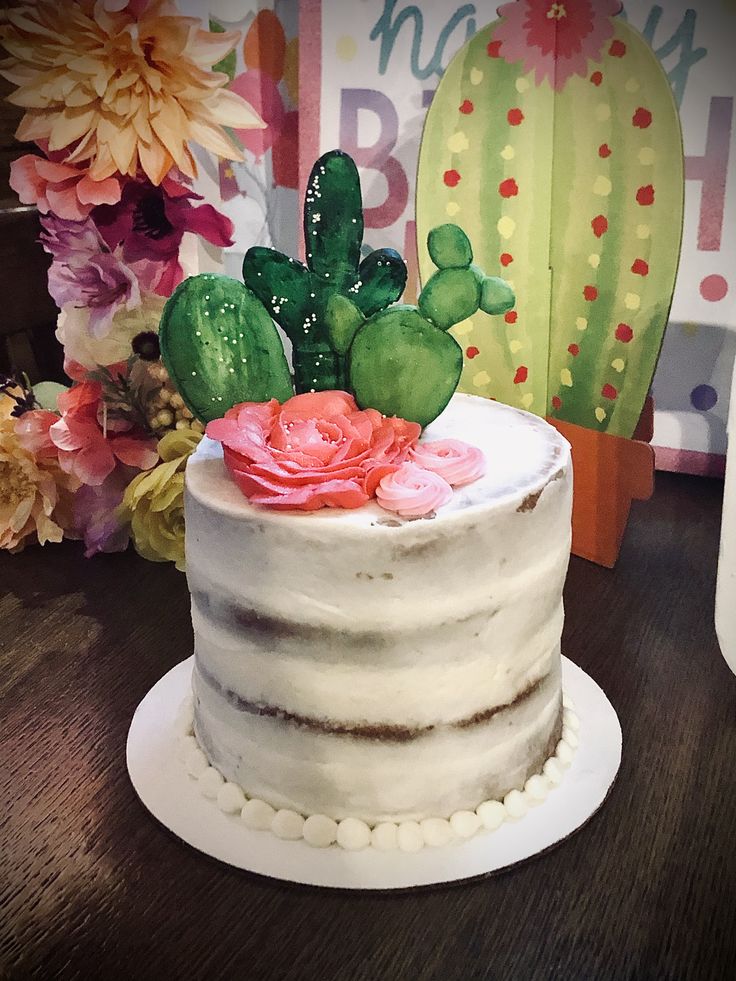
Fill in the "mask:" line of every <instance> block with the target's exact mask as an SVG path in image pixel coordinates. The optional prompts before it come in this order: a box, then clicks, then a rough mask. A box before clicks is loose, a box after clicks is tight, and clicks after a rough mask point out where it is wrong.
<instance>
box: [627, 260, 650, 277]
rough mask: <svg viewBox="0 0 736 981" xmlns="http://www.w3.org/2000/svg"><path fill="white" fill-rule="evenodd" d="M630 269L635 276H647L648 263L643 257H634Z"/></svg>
mask: <svg viewBox="0 0 736 981" xmlns="http://www.w3.org/2000/svg"><path fill="white" fill-rule="evenodd" d="M631 271H632V272H633V273H635V274H636V275H637V276H648V275H649V263H648V262H646V261H645V260H644V259H634V261H633V263H632V265H631Z"/></svg>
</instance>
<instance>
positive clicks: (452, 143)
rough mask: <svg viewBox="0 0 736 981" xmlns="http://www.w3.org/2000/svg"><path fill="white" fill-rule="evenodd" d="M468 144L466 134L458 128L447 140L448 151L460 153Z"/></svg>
mask: <svg viewBox="0 0 736 981" xmlns="http://www.w3.org/2000/svg"><path fill="white" fill-rule="evenodd" d="M469 146H470V143H469V141H468V138H467V136H466V135H465V133H463V131H462V130H458V131H457V133H453V134H452V136H451V137H450V138H449V140H448V141H447V149H448V150H449V151H450V153H462V152H463V150H467V149H468V147H469Z"/></svg>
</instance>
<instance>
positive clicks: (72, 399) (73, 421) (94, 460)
mask: <svg viewBox="0 0 736 981" xmlns="http://www.w3.org/2000/svg"><path fill="white" fill-rule="evenodd" d="M101 396H102V386H101V385H100V383H99V382H94V381H84V382H81V383H80V384H78V385H74V387H73V388H70V389H69V391H68V392H64V393H63V394H61V395H60V396H59V409H60V410H61V419H58V420H57V421H56V422H55V423H54V424H53V425H52V426H51V427H50V428H49V435H50V437H51V440H52V442H53V443H54V445H55V446H56V448H57V449H58V452H59V465H60V467H61V469H62V470H63V471H65V473H70V474H73V475H74V476H75V477H77V479H78V480H80V481H81V482H82V483H83V484H91V485H92V486H99V485H100V484H102V482H103V481H104V480H105V478H106V477H107V476H108V475H109V474H111V473H112V471H113V470H114V469H115V466H116V463H117V461H120V463H123V464H125V465H126V466H129V467H134V468H135V469H136V470H150V468H151V467H154V466H155V465H156V464H157V463H158V453H157V452H156V440H155V439H153V438H152V437H148V436H146V435H144V434H143V433H141V432H139V431H136V430H134V429H132V428H131V427H130V426H129V424H127V423H124V422H120V421H116V422H115V423H113V422H112V421H111V422H110V423H109V424H107V425H106V426H104V428H103V423H104V415H103V413H104V408H103V406H102V403H101ZM101 416H102V417H103V418H102V419H101V418H100V417H101Z"/></svg>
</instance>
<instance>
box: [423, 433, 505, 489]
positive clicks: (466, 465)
mask: <svg viewBox="0 0 736 981" xmlns="http://www.w3.org/2000/svg"><path fill="white" fill-rule="evenodd" d="M409 459H410V460H411V461H412V462H413V463H416V464H417V466H419V467H422V469H424V470H431V471H432V473H436V474H439V476H440V477H443V478H444V479H445V480H446V481H447V483H448V484H450V485H451V486H452V487H462V486H463V484H469V483H471V482H472V481H474V480H477V479H478V478H479V477H482V476H483V474H484V473H485V472H486V458H485V456H484V455H483V451H482V450H480V449H479V448H478V447H477V446H471V445H470V443H464V442H463V441H462V440H461V439H435V440H431V441H430V442H428V443H419V445H418V446H415V447H414V448H413V449H412V450H411V451H410V453H409Z"/></svg>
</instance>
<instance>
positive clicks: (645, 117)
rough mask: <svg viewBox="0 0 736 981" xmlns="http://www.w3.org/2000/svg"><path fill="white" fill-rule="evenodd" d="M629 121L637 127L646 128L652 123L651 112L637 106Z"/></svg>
mask: <svg viewBox="0 0 736 981" xmlns="http://www.w3.org/2000/svg"><path fill="white" fill-rule="evenodd" d="M631 122H632V123H633V124H634V126H637V127H638V128H639V129H647V128H648V127H649V126H651V125H652V114H651V112H650V111H649V110H648V109H644V108H643V107H642V106H639V108H638V109H637V110H636V112H635V113H634V116H633V118H632V120H631Z"/></svg>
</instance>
